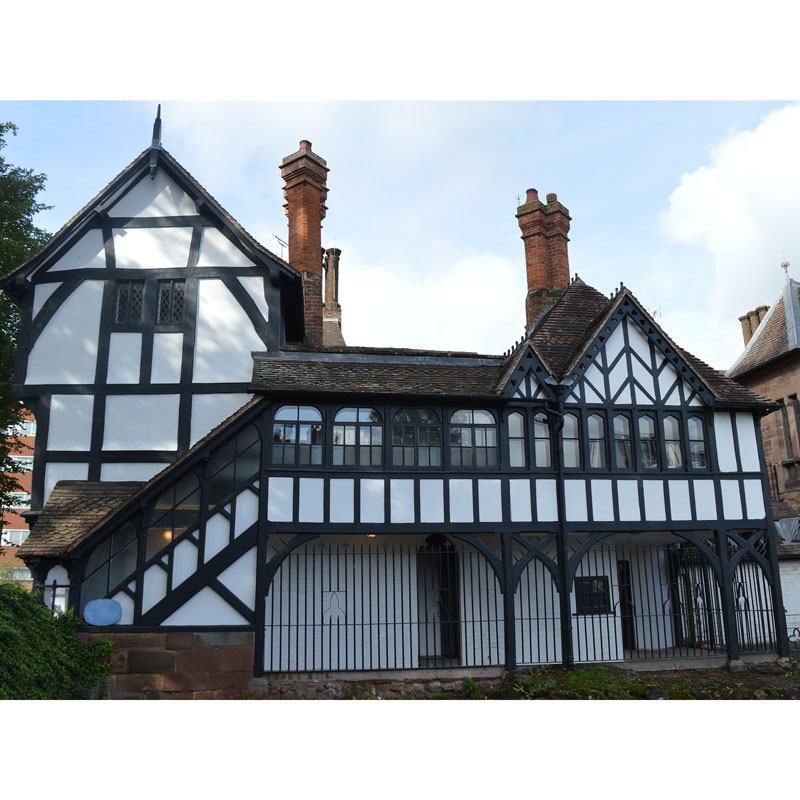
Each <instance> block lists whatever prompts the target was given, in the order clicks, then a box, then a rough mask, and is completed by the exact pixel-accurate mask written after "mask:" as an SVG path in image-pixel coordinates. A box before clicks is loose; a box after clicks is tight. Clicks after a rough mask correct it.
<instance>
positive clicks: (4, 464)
mask: <svg viewBox="0 0 800 800" xmlns="http://www.w3.org/2000/svg"><path fill="white" fill-rule="evenodd" d="M9 133H10V134H11V135H13V136H16V133H17V126H16V125H14V124H13V123H11V122H0V151H2V149H3V148H4V147H5V146H6V141H5V140H6V136H7V135H8V134H9ZM46 180H47V176H45V175H43V174H41V173H35V172H34V171H33V170H32V169H26V168H24V167H17V166H14V165H13V164H9V163H8V162H7V161H6V160H5V158H4V157H3V155H2V153H1V152H0V274H2V275H5V274H6V273H8V272H10V271H11V270H12V269H14V268H15V267H17V266H19V264H21V263H22V262H23V261H24V260H25V259H26V258H28V257H29V256H31V255H32V254H33V253H35V252H36V251H37V250H38V249H39V248H40V247H41V246H42V245H43V244H44V243H45V242H46V241H47V240H48V239H49V238H50V234H49V233H47V231H44V230H42V229H41V228H38V227H37V226H36V225H35V224H34V222H33V218H34V217H35V215H36V214H38V213H39V212H40V211H44V210H46V209H48V208H50V207H51V206H48V205H45V204H44V203H40V202H38V201H37V199H36V198H37V196H38V194H39V192H41V191H42V190H43V189H44V184H45V181H46ZM18 328H19V308H18V306H17V304H16V303H15V302H14V301H13V300H12V299H11V298H10V297H8V295H6V294H4V293H2V294H0V507H5V506H7V505H8V504H9V500H10V498H9V496H8V493H9V492H13V491H17V490H18V489H19V485H18V484H17V481H16V480H15V479H14V478H11V477H9V476H7V475H5V474H3V473H5V472H8V471H11V470H16V471H18V467H17V466H16V465H15V464H14V462H13V461H12V460H11V458H10V457H9V452H10V451H11V450H12V449H13V448H14V446H15V445H16V444H17V441H16V437H15V436H13V435H10V434H8V433H7V432H8V431H12V430H13V429H14V428H15V427H16V426H17V425H19V423H20V422H21V410H20V405H19V403H18V402H17V401H16V400H14V399H13V397H12V396H11V378H12V375H13V372H14V358H15V354H16V344H17V330H18Z"/></svg>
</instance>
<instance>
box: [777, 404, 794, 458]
mask: <svg viewBox="0 0 800 800" xmlns="http://www.w3.org/2000/svg"><path fill="white" fill-rule="evenodd" d="M778 402H780V404H781V430H782V432H783V445H784V449H785V451H786V458H787V459H790V458H794V445H793V444H792V432H791V430H790V429H789V413H788V411H787V409H786V403H784V402H783V401H782V400H780V401H778Z"/></svg>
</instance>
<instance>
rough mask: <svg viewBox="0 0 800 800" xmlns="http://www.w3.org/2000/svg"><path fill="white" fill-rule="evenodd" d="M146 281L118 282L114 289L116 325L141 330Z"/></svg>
mask: <svg viewBox="0 0 800 800" xmlns="http://www.w3.org/2000/svg"><path fill="white" fill-rule="evenodd" d="M143 310H144V281H117V284H116V286H115V289H114V324H115V325H127V326H130V327H134V328H141V326H142V316H143Z"/></svg>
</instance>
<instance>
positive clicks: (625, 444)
mask: <svg viewBox="0 0 800 800" xmlns="http://www.w3.org/2000/svg"><path fill="white" fill-rule="evenodd" d="M614 454H615V458H616V460H617V467H619V469H631V467H633V448H632V445H631V421H630V420H629V419H628V417H627V416H626V415H625V414H617V415H616V416H615V417H614Z"/></svg>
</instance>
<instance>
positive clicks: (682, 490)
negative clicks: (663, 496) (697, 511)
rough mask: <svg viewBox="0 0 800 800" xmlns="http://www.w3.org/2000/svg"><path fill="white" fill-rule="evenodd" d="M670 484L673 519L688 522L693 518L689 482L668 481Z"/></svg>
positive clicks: (670, 505)
mask: <svg viewBox="0 0 800 800" xmlns="http://www.w3.org/2000/svg"><path fill="white" fill-rule="evenodd" d="M667 483H668V484H669V509H670V514H671V516H672V519H674V520H678V521H686V520H690V519H691V518H692V506H691V503H690V501H689V481H675V480H673V481H667Z"/></svg>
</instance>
